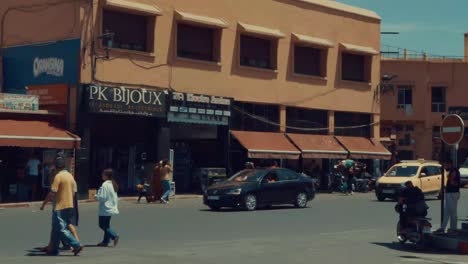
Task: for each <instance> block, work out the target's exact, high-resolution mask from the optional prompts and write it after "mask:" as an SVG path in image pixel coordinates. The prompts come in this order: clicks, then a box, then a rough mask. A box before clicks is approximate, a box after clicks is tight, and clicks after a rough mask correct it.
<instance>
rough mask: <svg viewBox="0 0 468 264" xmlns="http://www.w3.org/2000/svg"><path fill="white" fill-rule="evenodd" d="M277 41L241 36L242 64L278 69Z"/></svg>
mask: <svg viewBox="0 0 468 264" xmlns="http://www.w3.org/2000/svg"><path fill="white" fill-rule="evenodd" d="M276 47H277V41H273V40H268V39H261V38H257V37H252V36H247V35H241V36H240V64H241V65H243V66H250V67H256V68H262V69H276Z"/></svg>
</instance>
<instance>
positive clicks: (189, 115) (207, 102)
mask: <svg viewBox="0 0 468 264" xmlns="http://www.w3.org/2000/svg"><path fill="white" fill-rule="evenodd" d="M231 102H232V100H231V99H230V98H225V97H219V96H209V95H197V94H186V93H178V92H173V93H172V94H171V102H170V107H169V113H168V121H170V122H184V123H196V124H210V125H224V126H227V125H228V124H229V117H230V116H231Z"/></svg>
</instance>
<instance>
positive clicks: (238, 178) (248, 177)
mask: <svg viewBox="0 0 468 264" xmlns="http://www.w3.org/2000/svg"><path fill="white" fill-rule="evenodd" d="M259 172H260V171H258V170H241V171H239V172H238V173H236V174H234V175H233V176H232V177H231V178H229V179H228V181H234V182H256V181H258V180H259V179H260V177H261V173H259Z"/></svg>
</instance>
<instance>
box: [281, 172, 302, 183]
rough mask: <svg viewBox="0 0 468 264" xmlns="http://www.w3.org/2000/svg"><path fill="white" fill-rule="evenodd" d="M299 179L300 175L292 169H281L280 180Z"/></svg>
mask: <svg viewBox="0 0 468 264" xmlns="http://www.w3.org/2000/svg"><path fill="white" fill-rule="evenodd" d="M297 179H299V176H297V174H296V173H295V172H292V171H290V170H285V169H281V170H279V180H280V181H294V180H297Z"/></svg>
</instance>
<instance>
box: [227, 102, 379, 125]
mask: <svg viewBox="0 0 468 264" xmlns="http://www.w3.org/2000/svg"><path fill="white" fill-rule="evenodd" d="M232 107H233V109H234V110H236V111H238V112H240V113H241V114H244V115H246V116H248V117H250V118H253V119H256V120H258V121H260V122H263V123H266V124H269V125H274V126H277V127H282V128H289V129H294V130H301V131H328V127H323V128H306V127H295V126H288V125H281V124H279V123H276V122H273V121H271V120H269V119H267V118H264V117H261V116H257V115H254V114H252V113H249V112H246V111H244V110H242V109H241V108H240V107H238V106H232ZM378 124H380V122H373V123H370V124H364V125H356V126H345V127H335V129H343V130H344V129H358V128H364V127H371V126H375V125H378Z"/></svg>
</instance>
